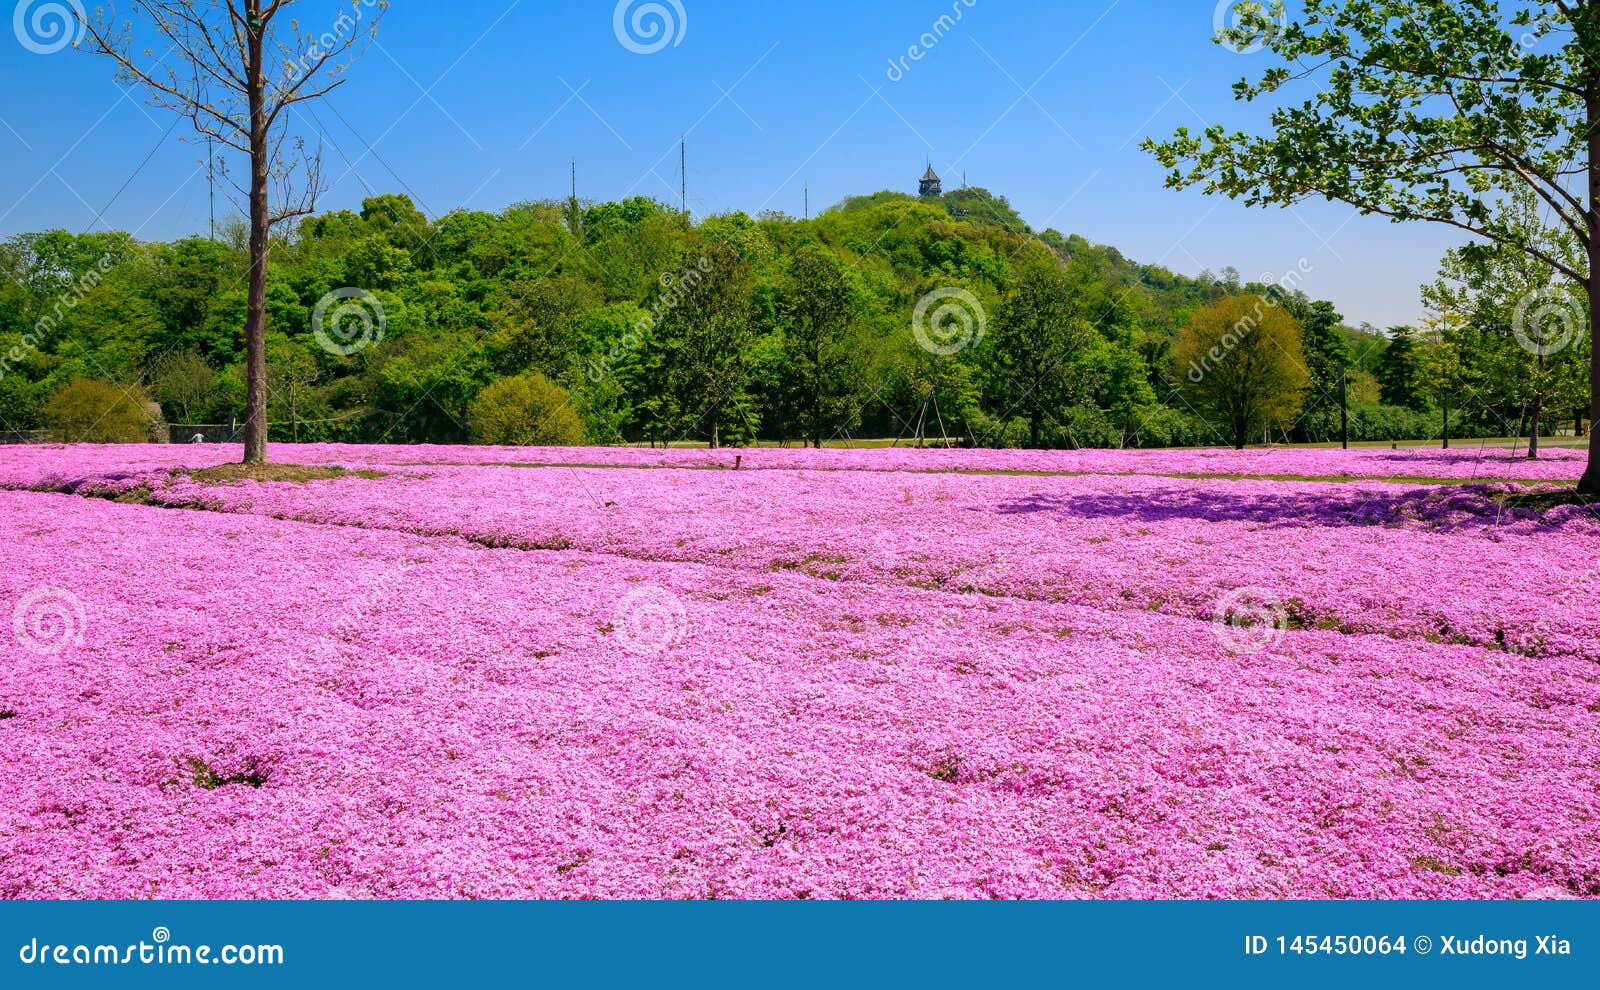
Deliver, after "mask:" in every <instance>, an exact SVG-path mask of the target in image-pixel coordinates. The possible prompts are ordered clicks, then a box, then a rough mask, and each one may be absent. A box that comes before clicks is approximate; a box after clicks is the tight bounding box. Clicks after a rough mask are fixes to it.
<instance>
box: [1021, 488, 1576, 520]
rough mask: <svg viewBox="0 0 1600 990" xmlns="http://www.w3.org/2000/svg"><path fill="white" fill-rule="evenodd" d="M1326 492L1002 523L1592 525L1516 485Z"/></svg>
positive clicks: (1058, 507)
mask: <svg viewBox="0 0 1600 990" xmlns="http://www.w3.org/2000/svg"><path fill="white" fill-rule="evenodd" d="M1326 488H1327V490H1326V491H1304V490H1299V491H1272V490H1267V489H1259V488H1251V489H1244V490H1237V491H1235V490H1228V489H1218V488H1170V487H1152V488H1148V489H1143V490H1139V491H1125V492H1091V493H1085V494H1067V493H1036V494H1033V495H1029V496H1027V497H1025V498H1019V499H1014V500H1012V501H1009V502H1003V503H1001V504H1000V505H999V506H997V507H996V511H997V512H999V513H1000V514H1001V515H1020V514H1027V513H1038V512H1044V513H1049V514H1051V515H1055V516H1069V517H1076V518H1081V519H1110V518H1116V519H1128V520H1132V521H1138V522H1166V521H1183V520H1198V521H1203V522H1245V523H1256V524H1258V525H1263V526H1283V527H1308V526H1323V527H1326V526H1387V527H1398V528H1406V529H1424V530H1433V531H1443V532H1457V531H1473V530H1478V531H1489V530H1503V529H1505V528H1506V527H1508V526H1521V527H1527V526H1534V527H1539V528H1544V527H1546V526H1551V525H1557V526H1559V525H1562V524H1564V523H1567V522H1570V521H1580V522H1588V523H1591V524H1592V523H1593V522H1594V520H1595V516H1594V514H1593V513H1592V512H1591V511H1590V509H1589V508H1586V507H1583V506H1576V505H1571V506H1562V507H1559V508H1556V509H1551V510H1549V511H1548V512H1545V513H1539V512H1535V511H1533V510H1530V509H1524V508H1516V507H1507V506H1506V505H1505V504H1504V500H1505V499H1506V498H1507V497H1508V496H1510V495H1512V494H1514V489H1515V486H1511V485H1447V486H1430V487H1418V488H1408V489H1403V490H1393V491H1389V490H1382V491H1373V490H1370V489H1361V488H1357V487H1354V486H1350V485H1335V484H1329V485H1327V486H1326Z"/></svg>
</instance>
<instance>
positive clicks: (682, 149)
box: [678, 138, 689, 216]
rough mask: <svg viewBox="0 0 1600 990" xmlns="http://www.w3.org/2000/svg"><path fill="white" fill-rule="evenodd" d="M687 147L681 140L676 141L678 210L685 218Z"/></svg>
mask: <svg viewBox="0 0 1600 990" xmlns="http://www.w3.org/2000/svg"><path fill="white" fill-rule="evenodd" d="M688 149H689V146H688V143H687V141H685V140H684V139H683V138H679V139H678V208H679V209H680V210H682V211H683V213H684V215H685V216H688V214H689V150H688Z"/></svg>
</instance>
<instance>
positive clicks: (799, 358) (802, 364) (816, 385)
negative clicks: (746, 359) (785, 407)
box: [777, 247, 861, 447]
mask: <svg viewBox="0 0 1600 990" xmlns="http://www.w3.org/2000/svg"><path fill="white" fill-rule="evenodd" d="M777 308H778V322H779V328H780V330H781V332H782V341H783V343H782V348H781V352H780V354H781V361H782V369H783V372H784V374H785V377H786V378H787V380H788V383H789V388H788V390H787V391H788V392H789V394H790V396H791V397H792V400H793V405H794V409H795V417H794V418H795V421H796V422H797V423H798V424H799V426H800V429H801V430H802V434H801V435H802V436H803V437H805V438H808V439H809V440H810V441H811V443H812V445H813V446H815V447H821V446H822V441H823V440H824V439H826V438H829V437H832V436H834V435H835V434H837V433H838V432H840V431H842V430H846V429H849V428H850V426H852V425H853V423H852V422H851V421H852V419H853V418H854V414H855V410H856V409H857V408H858V399H859V396H860V389H861V381H860V377H859V375H858V374H857V371H858V369H859V367H860V365H861V361H860V358H859V356H858V354H857V353H856V337H855V334H856V321H857V316H858V314H857V309H856V301H855V298H854V293H853V292H852V290H851V288H850V284H849V282H848V280H847V277H846V273H845V269H844V266H843V265H842V264H841V263H840V261H839V259H838V258H837V257H836V256H834V255H833V254H831V253H829V252H827V251H824V250H822V249H820V248H814V247H806V248H801V249H800V250H799V251H797V252H796V253H795V254H794V256H793V257H792V258H791V259H790V260H789V267H788V270H787V271H786V272H785V277H784V280H783V284H782V288H781V291H780V294H779V297H778V303H777Z"/></svg>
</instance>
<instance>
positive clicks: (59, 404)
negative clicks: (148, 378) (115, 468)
mask: <svg viewBox="0 0 1600 990" xmlns="http://www.w3.org/2000/svg"><path fill="white" fill-rule="evenodd" d="M150 405H151V403H150V400H149V399H148V398H147V397H146V396H145V395H144V394H143V393H141V392H139V391H137V390H135V389H131V388H127V387H124V386H119V385H110V384H107V383H106V382H99V381H94V380H91V379H79V380H77V381H74V382H72V383H70V384H68V385H65V386H63V387H62V388H60V389H58V390H56V392H55V393H54V394H53V395H51V396H50V399H49V401H47V402H46V403H45V405H44V410H43V418H44V423H45V428H46V429H47V430H48V431H49V432H50V436H51V437H52V438H53V439H55V440H58V441H60V442H62V443H138V442H140V441H143V440H148V439H150V427H151V425H152V417H151V415H150V408H149V407H150Z"/></svg>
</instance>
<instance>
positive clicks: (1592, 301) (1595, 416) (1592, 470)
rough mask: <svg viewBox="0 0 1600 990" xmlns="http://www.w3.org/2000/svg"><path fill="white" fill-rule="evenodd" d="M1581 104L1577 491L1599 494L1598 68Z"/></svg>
mask: <svg viewBox="0 0 1600 990" xmlns="http://www.w3.org/2000/svg"><path fill="white" fill-rule="evenodd" d="M1588 83H1589V86H1588V92H1587V93H1586V94H1585V95H1584V106H1585V109H1586V113H1587V117H1588V124H1589V162H1588V165H1589V190H1588V192H1589V213H1588V217H1587V219H1588V222H1589V250H1588V256H1589V271H1588V272H1587V273H1586V274H1587V276H1588V277H1587V280H1586V281H1585V283H1584V289H1585V290H1587V293H1588V297H1589V463H1588V466H1587V467H1585V468H1584V471H1583V477H1582V478H1581V479H1579V481H1578V491H1580V492H1583V493H1584V494H1586V495H1600V430H1596V429H1594V425H1595V424H1596V423H1600V322H1597V321H1600V215H1597V211H1600V70H1597V69H1595V68H1591V69H1590V73H1589V80H1588Z"/></svg>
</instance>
